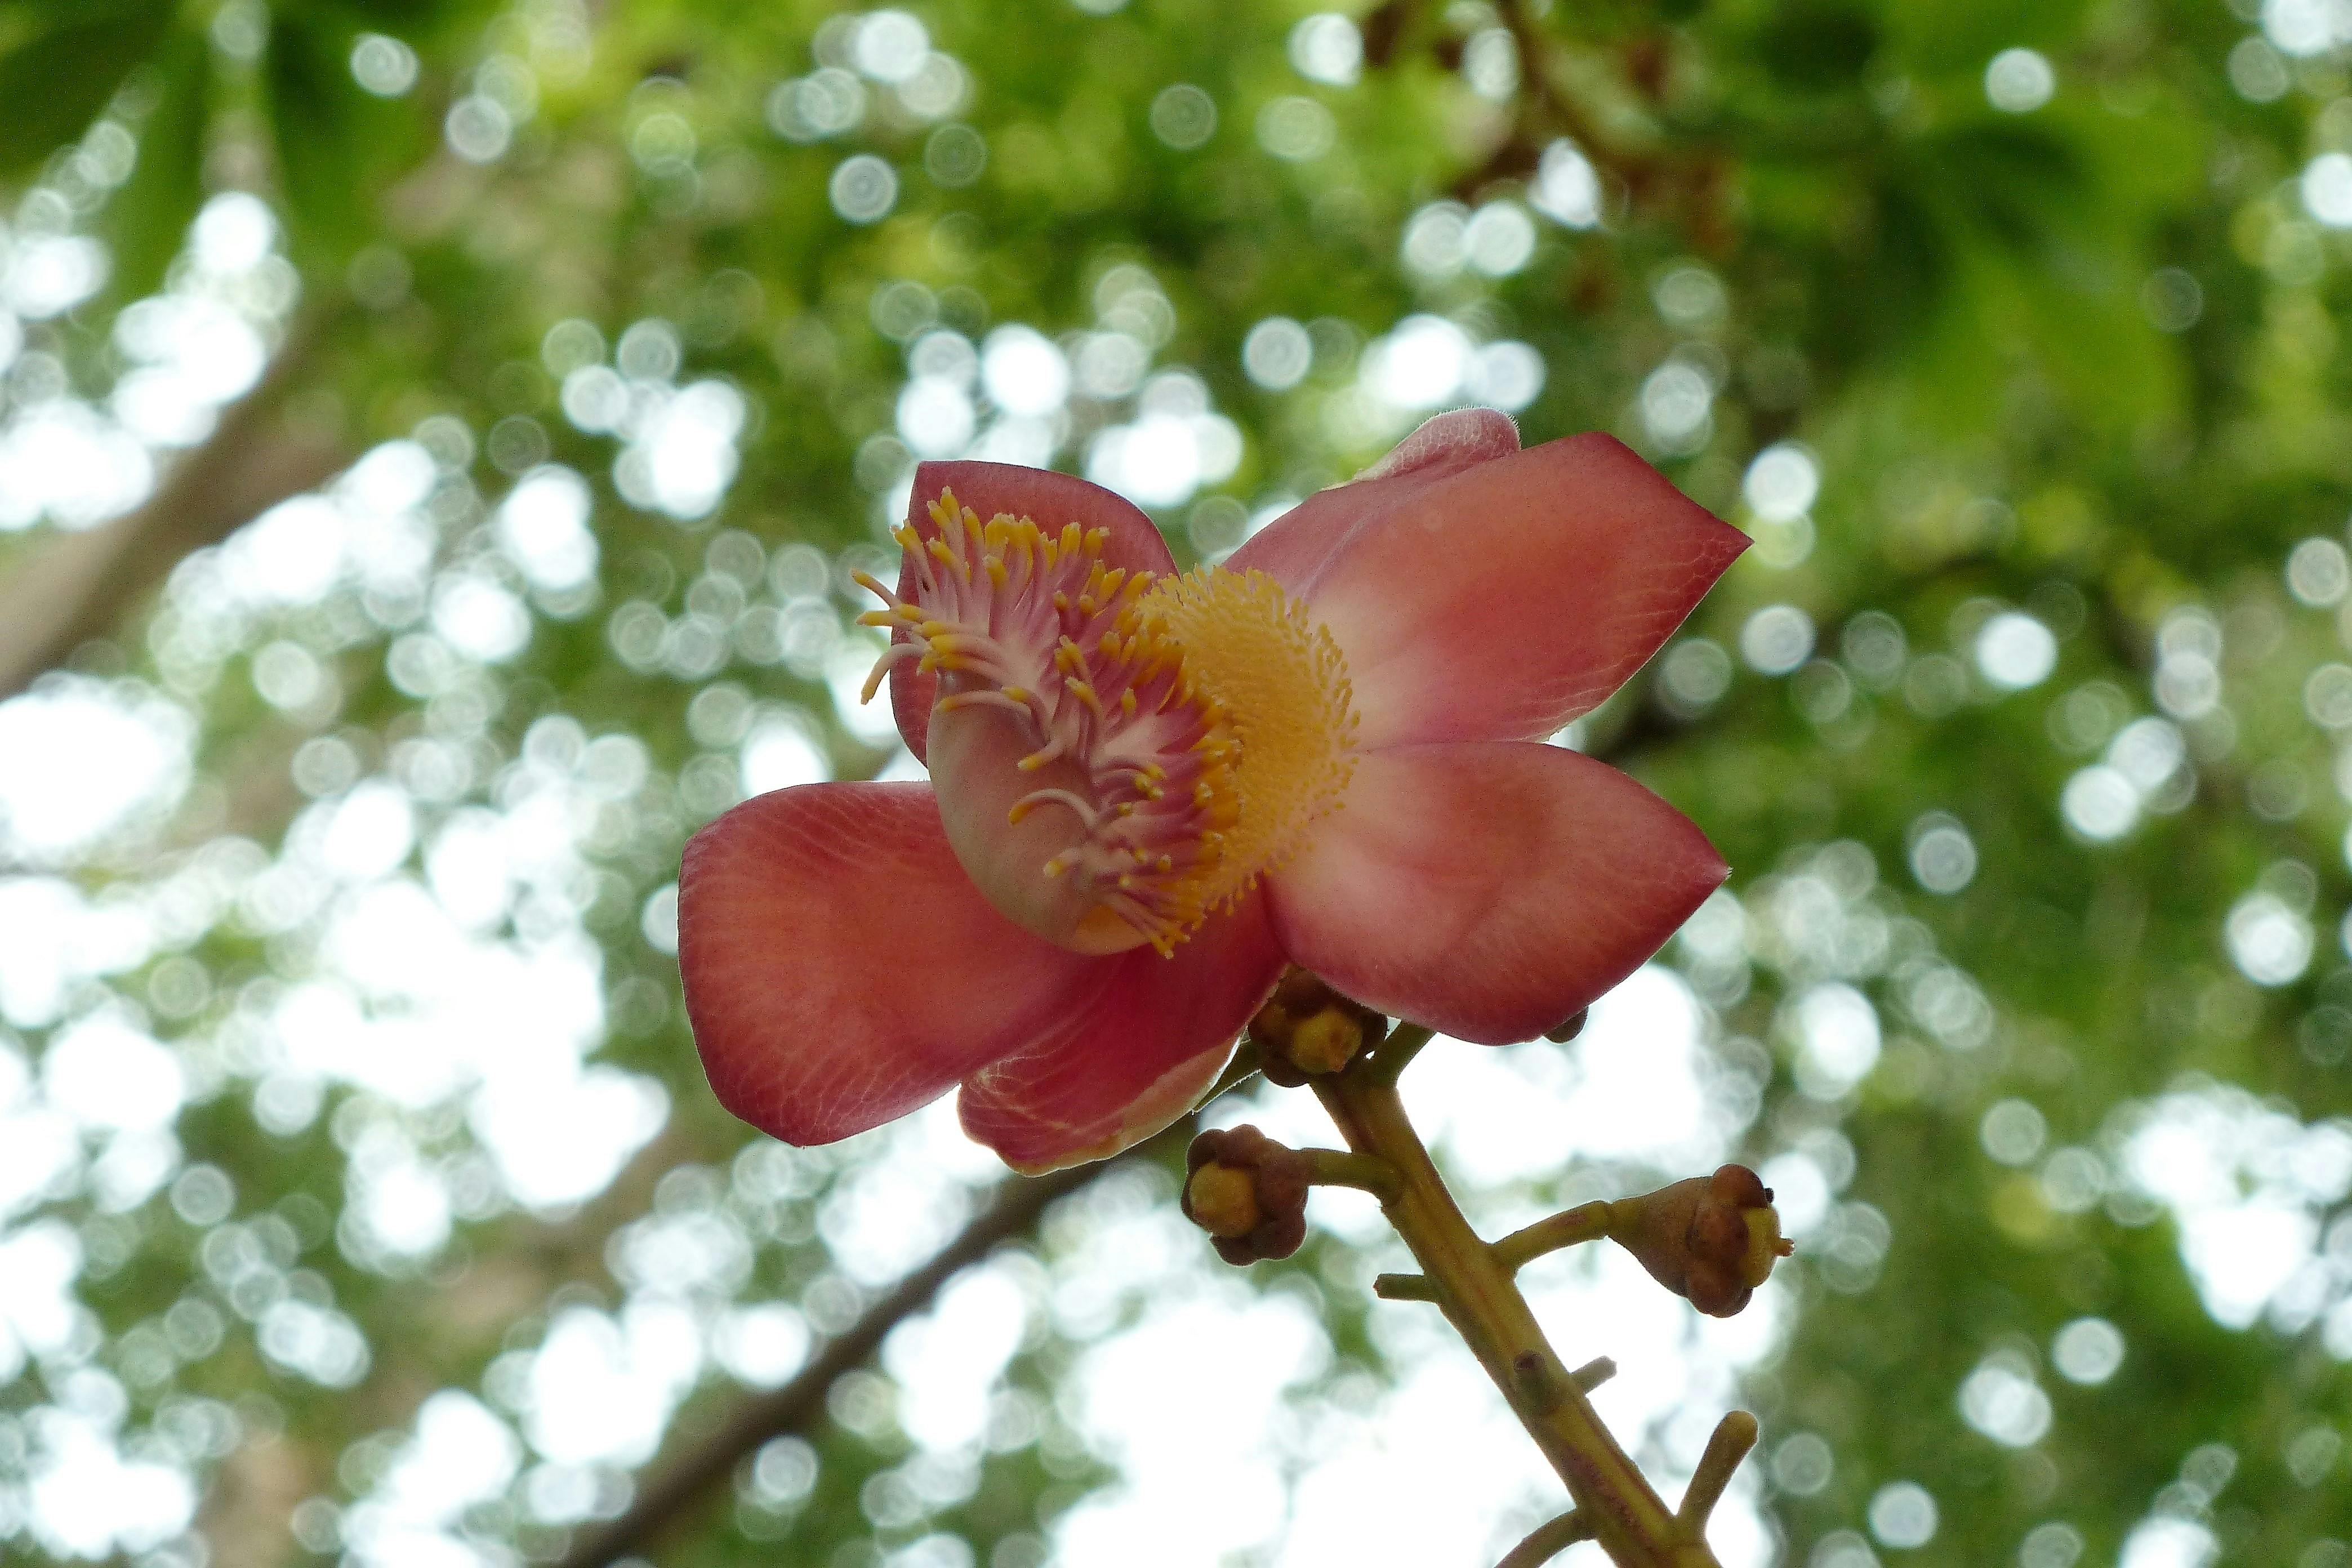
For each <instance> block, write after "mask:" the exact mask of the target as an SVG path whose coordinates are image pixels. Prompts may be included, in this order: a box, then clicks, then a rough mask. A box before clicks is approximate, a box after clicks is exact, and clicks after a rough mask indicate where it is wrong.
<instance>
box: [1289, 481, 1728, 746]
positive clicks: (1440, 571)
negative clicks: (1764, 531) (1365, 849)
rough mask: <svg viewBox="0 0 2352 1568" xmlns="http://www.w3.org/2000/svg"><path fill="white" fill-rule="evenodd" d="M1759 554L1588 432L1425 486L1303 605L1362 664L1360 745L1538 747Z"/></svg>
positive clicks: (1372, 530)
mask: <svg viewBox="0 0 2352 1568" xmlns="http://www.w3.org/2000/svg"><path fill="white" fill-rule="evenodd" d="M1351 488H1352V487H1351ZM1337 493H1338V494H1339V495H1342V496H1344V495H1346V494H1347V491H1346V490H1345V489H1342V490H1340V491H1339V492H1337ZM1747 548H1748V538H1747V536H1746V535H1745V534H1743V533H1741V532H1740V531H1738V529H1735V528H1731V527H1728V526H1727V525H1726V524H1724V523H1721V522H1718V521H1716V520H1715V519H1714V518H1713V517H1710V516H1709V515H1708V514H1707V513H1706V511H1705V510H1702V509H1701V508H1700V507H1698V506H1697V505H1696V504H1695V503H1693V502H1692V501H1690V500H1685V498H1684V496H1683V495H1682V493H1681V492H1680V491H1679V490H1677V489H1675V487H1674V486H1673V485H1672V484H1670V483H1668V482H1667V480H1666V479H1665V477H1664V475H1662V474H1660V473H1659V472H1658V471H1657V470H1656V469H1655V468H1651V467H1650V465H1649V464H1647V463H1645V462H1643V461H1642V459H1641V458H1637V457H1635V456H1634V455H1633V453H1632V452H1630V451H1628V450H1627V449H1626V448H1625V447H1624V446H1622V444H1621V443H1619V442H1617V441H1614V440H1612V439H1611V438H1610V437H1606V436H1579V437H1575V438H1573V439H1571V440H1567V441H1552V442H1548V443H1546V444H1545V445H1543V446H1541V447H1531V448H1530V449H1528V451H1525V452H1520V453H1517V454H1515V455H1513V456H1511V457H1507V458H1497V459H1495V460H1493V461H1491V462H1484V463H1478V464H1475V465H1474V466H1472V467H1469V468H1462V469H1459V470H1457V471H1454V472H1453V473H1451V474H1449V475H1447V476H1446V477H1445V478H1444V479H1438V480H1437V481H1435V482H1433V483H1429V484H1425V485H1423V486H1422V487H1420V488H1419V489H1416V490H1415V491H1414V492H1413V493H1412V495H1410V496H1408V497H1407V498H1405V500H1403V501H1402V503H1400V504H1398V505H1396V506H1393V507H1391V508H1388V509H1387V510H1384V511H1382V512H1381V514H1379V515H1378V516H1377V517H1376V518H1374V519H1371V520H1370V521H1367V522H1366V523H1365V524H1364V525H1362V526H1360V527H1359V528H1357V530H1356V531H1354V532H1353V533H1351V534H1349V536H1348V538H1347V539H1346V540H1345V541H1344V542H1342V543H1341V544H1340V546H1339V549H1338V550H1337V551H1336V552H1334V553H1333V554H1332V556H1331V558H1330V560H1329V561H1328V562H1327V563H1325V564H1324V565H1323V567H1322V568H1321V570H1320V571H1319V572H1318V573H1317V574H1315V576H1314V578H1313V580H1312V581H1311V582H1310V583H1309V584H1307V597H1308V599H1309V600H1310V601H1311V602H1312V604H1313V605H1314V607H1315V613H1316V615H1317V616H1318V617H1319V618H1320V619H1321V620H1322V621H1323V623H1324V624H1325V625H1327V626H1329V627H1330V628H1331V632H1332V635H1333V636H1334V637H1337V638H1338V639H1339V647H1340V648H1341V649H1342V650H1343V651H1344V652H1345V653H1346V654H1347V656H1348V673H1349V676H1350V677H1351V678H1352V679H1353V680H1354V682H1355V692H1356V702H1357V707H1358V710H1359V711H1360V713H1361V714H1362V716H1363V727H1362V729H1361V730H1360V731H1359V741H1360V744H1361V745H1363V746H1365V747H1367V748H1371V747H1377V746H1383V745H1401V744H1405V743H1408V742H1427V741H1490V740H1492V741H1500V740H1540V739H1542V738H1543V737H1545V736H1547V735H1549V734H1550V733H1552V732H1553V731H1556V730H1558V729H1559V727H1560V726H1561V725H1563V724H1565V723H1567V722H1568V721H1570V720H1571V719H1573V718H1575V717H1576V716H1577V715H1578V714H1580V713H1582V712H1585V711H1587V710H1590V709H1591V708H1592V707H1594V706H1595V705H1597V704H1598V703H1599V702H1600V701H1601V699H1603V698H1605V697H1607V696H1608V695H1609V694H1610V693H1611V692H1612V691H1614V690H1616V689H1617V688H1618V687H1619V686H1620V685H1621V684H1622V683H1623V681H1624V680H1625V678H1626V677H1628V676H1630V675H1632V674H1633V672H1634V671H1635V670H1636V669H1639V668H1641V667H1642V666H1643V663H1644V662H1646V661H1647V660H1648V658H1649V657H1650V656H1651V655H1652V654H1653V653H1655V652H1656V651H1657V649H1658V645H1659V644H1661V643H1663V642H1664V641H1665V640H1666V638H1667V637H1669V636H1670V635H1672V633H1673V632H1674V629H1675V627H1676V626H1680V625H1682V622H1683V618H1684V617H1685V616H1687V615H1689V614H1690V612H1691V609H1692V607H1693V606H1694V605H1696V604H1697V603H1698V602H1699V600H1700V598H1701V597H1703V596H1704V595H1706V591H1707V589H1709V588H1710V587H1712V586H1714V584H1715V580H1716V579H1717V577H1719V576H1721V575H1722V574H1723V571H1724V568H1726V567H1727V566H1728V565H1730V564H1731V563H1732V561H1733V559H1734V558H1735V557H1737V556H1738V554H1739V552H1741V551H1743V550H1745V549H1747Z"/></svg>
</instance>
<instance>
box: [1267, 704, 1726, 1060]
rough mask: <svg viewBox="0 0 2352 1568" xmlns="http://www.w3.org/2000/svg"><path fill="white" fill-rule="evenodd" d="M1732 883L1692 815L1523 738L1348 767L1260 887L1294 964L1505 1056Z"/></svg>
mask: <svg viewBox="0 0 2352 1568" xmlns="http://www.w3.org/2000/svg"><path fill="white" fill-rule="evenodd" d="M1727 874H1728V870H1727V868H1726V867H1725V865H1724V863H1723V861H1722V859H1721V858H1720V857H1718V856H1717V854H1716V852H1715V848H1714V846H1712V845H1710V844H1709V843H1707V841H1706V836H1705V835H1703V834H1702V833H1700V832H1699V830H1698V828H1697V827H1696V826H1695V825H1693V824H1692V822H1691V821H1690V819H1689V818H1687V817H1685V816H1683V815H1682V813H1680V812H1678V811H1676V810H1675V808H1674V807H1673V806H1670V805H1667V804H1666V803H1665V802H1664V801H1662V800H1660V799H1659V798H1658V797H1657V796H1656V795H1652V794H1651V793H1650V792H1649V791H1648V790H1646V789H1643V787H1642V786H1641V785H1640V784H1635V783H1634V782H1633V780H1632V779H1629V778H1627V777H1626V776H1625V775H1624V774H1623V773H1619V772H1617V771H1616V770H1615V769H1614V768H1612V767H1609V766H1607V765H1606V764H1604V763H1598V762H1595V761H1593V760H1592V759H1591V757H1587V756H1583V755H1581V754H1580V753H1578V752H1570V751H1566V750H1563V749H1562V748H1560V747H1557V746H1544V745H1534V744H1530V743H1528V742H1516V741H1512V742H1468V743H1454V744H1446V745H1434V746H1407V747H1402V748H1398V749H1395V750H1391V751H1384V752H1371V753H1370V754H1368V755H1366V756H1363V757H1361V758H1360V759H1359V760H1358V763H1357V769H1356V776H1355V778H1354V780H1353V781H1352V782H1351V783H1350V784H1349V786H1348V796H1347V800H1346V802H1345V804H1344V805H1341V806H1340V808H1339V811H1338V812H1337V813H1336V814H1334V815H1333V816H1330V817H1329V818H1328V819H1327V820H1325V821H1324V822H1322V823H1321V824H1319V825H1318V826H1317V828H1316V830H1315V834H1314V837H1313V838H1312V840H1311V841H1310V842H1309V843H1308V844H1307V847H1306V848H1305V849H1304V850H1303V851H1302V852H1301V853H1300V854H1299V856H1298V857H1297V858H1296V859H1294V860H1292V861H1290V862H1289V863H1288V864H1286V865H1285V866H1284V867H1283V868H1281V869H1280V870H1279V871H1276V872H1275V873H1274V874H1273V875H1272V876H1271V877H1269V878H1268V879H1267V882H1268V895H1267V903H1268V905H1269V906H1270V908H1271V909H1272V910H1273V912H1274V925H1275V932H1276V935H1277V936H1278V937H1279V938H1280V939H1281V941H1282V943H1283V946H1284V947H1285V948H1286V950H1287V951H1288V952H1289V953H1290V956H1291V959H1292V961H1293V962H1295V963H1297V964H1298V965H1299V966H1300V967H1302V968H1305V969H1309V970H1312V971H1314V972H1315V973H1318V974H1319V975H1321V976H1322V977H1323V978H1324V979H1326V980H1328V981H1329V982H1330V983H1331V984H1333V985H1335V986H1337V987H1338V988H1339V990H1341V991H1343V992H1345V993H1346V994H1348V995H1349V996H1352V997H1354V998H1356V999H1357V1000H1358V1001H1360V1002H1363V1003H1366V1004H1368V1005H1370V1006H1374V1007H1378V1008H1380V1009H1381V1011H1382V1012H1385V1013H1390V1014H1392V1015H1394V1016H1398V1017H1402V1018H1410V1019H1412V1020H1413V1021H1414V1022H1416V1023H1422V1024H1427V1025H1430V1026H1433V1027H1435V1028H1438V1029H1441V1030H1443V1031H1444V1032H1445V1033H1446V1034H1449V1035H1453V1036H1454V1037H1457V1038H1460V1039H1465V1040H1475V1041H1477V1042H1479V1043H1480V1044H1483V1045H1503V1044H1507V1043H1508V1042H1510V1041H1513V1040H1524V1039H1528V1038H1531V1037H1534V1036H1536V1035H1538V1034H1541V1033H1542V1032H1543V1031H1544V1030H1546V1029H1549V1028H1551V1027H1553V1026H1556V1025H1558V1024H1559V1023H1561V1022H1562V1021H1563V1020H1565V1019H1567V1018H1568V1017H1569V1016H1571V1015H1572V1014H1574V1013H1575V1012H1576V1011H1577V1010H1578V1009H1579V1008H1580V1007H1584V1006H1586V1005H1590V1004H1591V1001H1592V1000H1593V999H1594V998H1595V997H1597V996H1599V995H1601V994H1602V993H1603V992H1605V991H1607V990H1608V989H1609V988H1610V987H1611V986H1613V985H1615V984H1617V983H1618V982H1619V981H1621V980H1622V979H1624V978H1625V976H1626V975H1628V974H1630V973H1633V971H1634V970H1635V969H1636V968H1638V967H1640V965H1641V964H1642V963H1643V960H1645V959H1647V958H1648V957H1649V956H1650V955H1651V954H1652V953H1654V952H1657V950H1658V948H1659V947H1660V946H1661V945H1662V944H1663V943H1664V942H1665V940H1666V939H1667V938H1668V937H1670V936H1672V935H1673V934H1674V933H1675V930H1676V928H1678V927H1679V926H1680V925H1681V924H1682V923H1683V921H1685V919H1687V918H1688V917H1689V915H1690V912H1691V911H1692V910H1695V909H1696V908H1698V906H1699V904H1700V902H1701V901H1702V900H1705V899H1706V896H1707V894H1709V893H1710V892H1713V891H1714V890H1715V889H1716V888H1717V887H1718V886H1720V885H1721V884H1722V881H1723V879H1724V878H1725V877H1726V876H1727Z"/></svg>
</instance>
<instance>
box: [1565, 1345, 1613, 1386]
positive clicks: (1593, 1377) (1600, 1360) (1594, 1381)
mask: <svg viewBox="0 0 2352 1568" xmlns="http://www.w3.org/2000/svg"><path fill="white" fill-rule="evenodd" d="M1616 1375H1617V1363H1615V1362H1613V1361H1612V1360H1611V1359H1610V1358H1609V1357H1607V1356H1605V1355H1597V1356H1594V1357H1593V1358H1592V1359H1591V1361H1589V1362H1586V1363H1584V1364H1583V1365H1582V1366H1580V1367H1578V1368H1577V1369H1576V1370H1575V1371H1574V1372H1571V1373H1569V1374H1568V1380H1569V1381H1570V1383H1573V1384H1576V1386H1577V1387H1579V1388H1580V1389H1582V1390H1584V1392H1585V1393H1587V1394H1590V1393H1591V1392H1592V1391H1593V1390H1594V1389H1596V1388H1598V1387H1600V1386H1601V1384H1604V1383H1606V1382H1608V1381H1609V1380H1610V1379H1611V1378H1612V1377H1614V1376H1616Z"/></svg>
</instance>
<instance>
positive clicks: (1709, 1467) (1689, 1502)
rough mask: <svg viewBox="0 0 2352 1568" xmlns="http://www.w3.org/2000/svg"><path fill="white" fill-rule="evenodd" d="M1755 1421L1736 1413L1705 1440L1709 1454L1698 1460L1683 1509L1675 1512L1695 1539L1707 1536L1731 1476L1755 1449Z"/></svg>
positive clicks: (1741, 1411) (1726, 1417)
mask: <svg viewBox="0 0 2352 1568" xmlns="http://www.w3.org/2000/svg"><path fill="white" fill-rule="evenodd" d="M1756 1436H1757V1427H1756V1417H1755V1416H1753V1415H1749V1414H1748V1412H1747V1411H1745V1410H1735V1411H1733V1412H1732V1413H1731V1414H1730V1415H1726V1416H1725V1417H1724V1418H1723V1419H1722V1420H1721V1421H1718V1422H1717V1423H1716V1426H1715V1435H1714V1436H1711V1437H1709V1438H1708V1439H1707V1440H1706V1452H1705V1453H1704V1454H1701V1455H1700V1456H1699V1459H1698V1469H1697V1471H1696V1473H1695V1474H1694V1475H1693V1476H1692V1477H1691V1483H1690V1487H1689V1489H1687V1490H1685V1492H1684V1493H1683V1506H1682V1507H1680V1508H1678V1509H1676V1510H1675V1518H1676V1519H1677V1520H1680V1521H1682V1522H1683V1523H1684V1524H1685V1525H1686V1526H1688V1527H1689V1529H1690V1531H1691V1533H1692V1534H1693V1535H1694V1536H1699V1535H1703V1534H1705V1533H1706V1519H1707V1515H1709V1514H1711V1513H1713V1512H1714V1511H1715V1505H1716V1504H1717V1502H1718V1501H1720V1500H1722V1498H1723V1489H1724V1488H1725V1487H1727V1486H1728V1485H1730V1484H1731V1472H1732V1471H1734V1470H1736V1469H1738V1468H1739V1461H1740V1460H1742V1459H1744V1458H1747V1457H1748V1450H1749V1449H1750V1448H1753V1447H1756Z"/></svg>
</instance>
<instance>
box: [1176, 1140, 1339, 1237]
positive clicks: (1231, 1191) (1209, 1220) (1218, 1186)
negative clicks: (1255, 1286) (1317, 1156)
mask: <svg viewBox="0 0 2352 1568" xmlns="http://www.w3.org/2000/svg"><path fill="white" fill-rule="evenodd" d="M1184 1165H1185V1179H1184V1197H1183V1208H1184V1217H1185V1218H1186V1219H1189V1220H1191V1221H1192V1223H1193V1224H1194V1225H1197V1226H1200V1227H1201V1228H1202V1230H1205V1231H1207V1232H1208V1233H1209V1237H1210V1240H1211V1242H1212V1244H1213V1245H1214V1246H1215V1247H1216V1249H1217V1256H1218V1257H1220V1258H1223V1259H1224V1260H1225V1261H1226V1262H1228V1263H1235V1264H1240V1263H1255V1262H1256V1261H1258V1260H1259V1259H1260V1258H1287V1257H1289V1256H1290V1255H1291V1254H1292V1253H1294V1252H1296V1251H1297V1250H1298V1248H1299V1246H1300V1244H1301V1243H1303V1242H1305V1241H1306V1239H1307V1184H1308V1177H1309V1175H1310V1174H1311V1172H1312V1162H1310V1161H1309V1160H1308V1159H1307V1156H1306V1155H1305V1154H1303V1153H1301V1152H1299V1151H1297V1150H1296V1149H1291V1148H1287V1147H1286V1146H1284V1145H1283V1144H1280V1143H1277V1142H1275V1141H1274V1140H1273V1139H1271V1138H1269V1137H1267V1136H1266V1135H1265V1133H1263V1132H1260V1131H1258V1130H1257V1129H1256V1128H1255V1127H1235V1128H1232V1129H1230V1130H1227V1131H1214V1132H1203V1133H1202V1134H1201V1135H1200V1136H1199V1137H1197V1138H1195V1139H1193V1140H1192V1148H1191V1149H1189V1150H1187V1151H1186V1152H1185V1154H1184Z"/></svg>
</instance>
